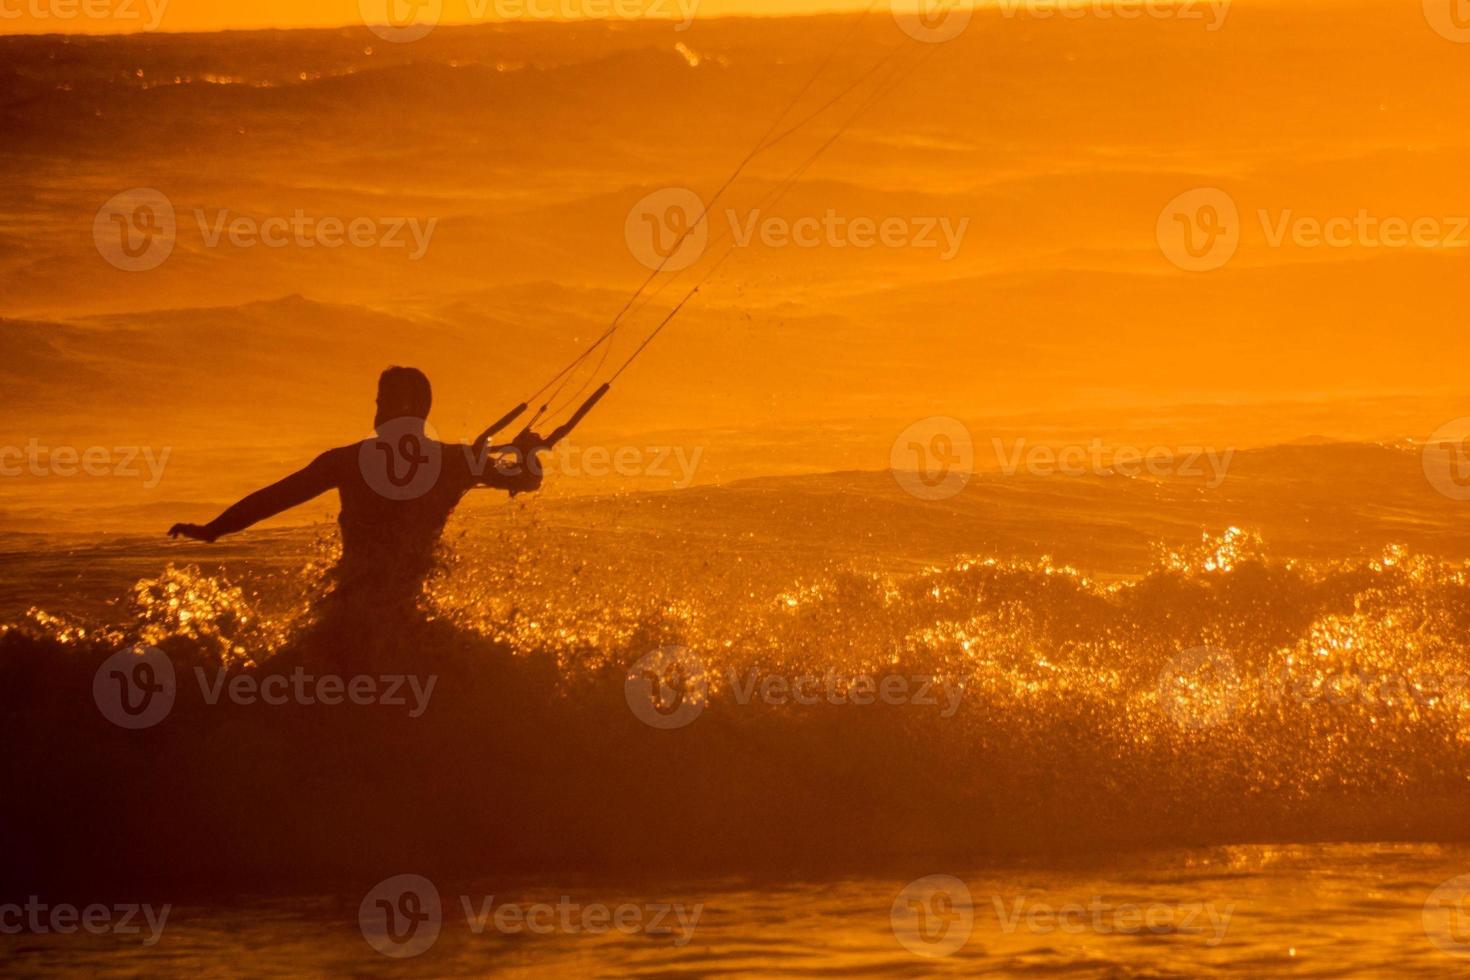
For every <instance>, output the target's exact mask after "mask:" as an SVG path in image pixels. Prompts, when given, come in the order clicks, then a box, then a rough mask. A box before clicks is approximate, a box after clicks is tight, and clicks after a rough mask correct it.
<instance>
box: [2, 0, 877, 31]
mask: <svg viewBox="0 0 1470 980" xmlns="http://www.w3.org/2000/svg"><path fill="white" fill-rule="evenodd" d="M386 2H387V0H361V2H359V0H0V34H45V33H117V32H134V31H140V30H148V29H157V30H163V31H216V30H228V29H240V28H272V27H276V28H293V27H337V26H341V25H350V24H358V23H361V22H362V20H363V17H364V15H363V13H362V11H363V9H367V10H370V11H371V10H373V9H374V7H375V6H376V8H378V9H382V8H383V6H384V4H385V3H386ZM393 2H396V3H400V4H403V5H404V7H403V8H402V9H404V10H409V9H411V8H410V7H409V6H408V4H410V3H414V2H417V3H419V4H420V5H421V6H422V8H423V9H425V10H432V9H435V8H436V6H437V8H438V9H442V14H441V16H440V18H439V22H440V23H445V24H451V23H476V22H480V21H494V20H547V19H560V20H565V19H575V18H579V17H594V18H615V17H628V16H636V15H643V16H650V15H651V16H655V17H659V16H662V17H667V18H672V19H676V20H685V19H687V18H688V17H689V16H690V15H697V16H700V17H718V16H723V15H728V14H763V15H771V14H808V13H816V12H823V11H830V10H851V9H862V8H864V7H866V6H867V5H868V0H393ZM880 2H881V0H880ZM379 20H381V18H379Z"/></svg>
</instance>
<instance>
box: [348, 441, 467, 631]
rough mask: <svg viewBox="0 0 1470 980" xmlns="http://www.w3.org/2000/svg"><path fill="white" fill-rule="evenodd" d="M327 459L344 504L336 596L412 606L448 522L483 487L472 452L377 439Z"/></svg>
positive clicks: (430, 443) (431, 443)
mask: <svg viewBox="0 0 1470 980" xmlns="http://www.w3.org/2000/svg"><path fill="white" fill-rule="evenodd" d="M326 455H327V457H329V458H330V462H329V464H328V465H329V466H330V468H331V470H332V471H333V473H334V476H335V480H334V482H335V484H336V486H337V490H338V493H339V495H340V496H341V502H342V509H341V513H340V514H339V516H338V518H337V522H338V524H339V525H340V526H341V529H342V560H341V562H340V563H339V564H338V566H337V571H336V578H337V589H338V591H339V592H342V593H344V594H349V595H352V596H354V597H355V596H359V595H362V596H366V597H370V598H371V599H373V600H374V601H382V602H388V603H393V604H397V603H402V602H412V601H414V600H415V599H416V598H417V597H418V595H419V592H420V590H421V586H422V583H423V580H424V578H425V577H426V576H427V575H428V574H429V572H431V571H432V570H433V567H434V561H435V554H436V549H437V546H438V543H439V537H440V535H441V534H442V533H443V531H444V525H445V524H446V523H447V522H448V520H449V515H450V514H452V513H453V512H454V508H455V507H456V506H458V504H459V502H460V500H461V499H462V498H463V497H464V495H465V493H466V492H467V491H468V490H469V489H470V488H471V487H473V486H474V485H475V483H476V482H477V480H476V474H475V472H474V465H473V459H472V454H471V450H470V448H469V447H468V446H462V445H450V444H443V443H439V442H436V441H433V440H431V439H428V438H423V439H421V440H413V441H412V442H411V443H410V444H409V445H408V446H400V445H390V442H389V440H385V439H383V438H382V437H377V438H372V439H367V440H364V441H363V442H361V443H357V444H355V445H351V446H344V447H342V448H341V449H334V450H332V451H331V452H330V453H328V454H326Z"/></svg>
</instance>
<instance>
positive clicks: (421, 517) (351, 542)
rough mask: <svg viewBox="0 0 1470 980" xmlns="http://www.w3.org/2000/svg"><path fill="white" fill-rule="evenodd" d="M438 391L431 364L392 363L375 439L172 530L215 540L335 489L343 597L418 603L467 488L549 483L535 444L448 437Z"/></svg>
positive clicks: (375, 603)
mask: <svg viewBox="0 0 1470 980" xmlns="http://www.w3.org/2000/svg"><path fill="white" fill-rule="evenodd" d="M432 400H433V397H432V392H431V389H430V386H429V379H428V378H427V377H426V376H425V375H424V373H423V372H421V371H418V370H415V369H413V368H401V367H394V368H389V369H388V370H387V371H385V372H383V375H382V377H381V378H379V380H378V411H377V417H376V418H375V419H374V420H373V427H374V429H375V430H376V432H377V435H376V436H375V437H374V438H371V439H367V440H364V441H363V442H360V443H354V444H352V445H350V446H343V447H341V448H340V449H332V450H329V451H327V452H325V453H323V454H322V455H320V456H318V457H317V458H316V460H315V461H313V462H312V463H311V465H310V466H307V467H306V468H305V469H303V470H300V471H299V472H297V473H293V474H292V475H290V476H288V477H286V478H285V479H284V480H281V481H280V482H278V483H274V484H272V485H271V486H268V487H266V488H264V489H263V490H258V491H256V492H255V493H252V494H251V495H250V496H248V497H246V498H245V499H243V500H241V501H240V502H239V503H237V504H235V505H234V506H232V507H230V508H229V509H228V510H226V511H225V512H224V513H223V514H220V515H219V516H218V517H216V518H215V519H214V520H212V521H210V522H209V523H208V524H204V525H199V524H175V525H174V526H173V528H172V529H170V531H169V534H170V536H172V537H175V538H177V537H179V536H180V535H182V536H184V537H188V538H194V539H195V540H199V541H209V542H213V541H215V540H217V539H218V538H221V537H223V536H225V535H227V534H234V533H236V532H238V531H243V530H245V529H246V528H248V527H251V526H253V525H255V524H258V523H260V522H261V521H263V520H266V519H267V518H270V517H274V516H276V515H277V514H280V513H282V512H284V511H287V510H290V509H291V508H292V507H298V506H300V505H301V504H304V503H307V502H308V501H310V500H313V499H315V498H316V497H318V496H320V495H321V494H324V493H326V492H327V491H328V490H336V491H337V492H338V494H339V495H340V497H341V502H342V510H341V514H340V516H339V517H338V524H339V525H340V527H341V530H342V558H341V560H340V562H339V563H338V565H337V568H336V571H335V580H336V581H335V589H334V592H335V594H336V596H337V597H338V598H339V599H351V600H352V602H353V605H354V606H358V605H359V602H362V603H365V604H366V606H365V608H369V609H371V610H372V611H374V612H383V611H386V610H390V609H401V608H403V607H406V606H411V605H412V604H413V603H414V602H415V601H416V600H417V598H418V596H419V594H420V592H421V590H422V585H423V581H424V578H425V576H427V575H428V573H429V572H430V571H431V570H432V568H433V565H434V555H435V549H436V547H437V545H438V542H439V537H440V534H441V533H442V532H443V530H444V525H445V523H446V522H447V521H448V520H449V515H450V514H451V513H452V512H453V511H454V508H455V507H456V506H457V505H458V504H459V502H460V500H461V498H463V497H464V495H465V494H466V493H467V492H469V491H470V490H473V489H475V488H477V487H488V488H491V489H495V490H505V491H508V492H509V493H510V494H511V495H512V496H514V495H516V494H519V493H530V492H534V491H536V490H538V489H540V487H541V472H540V466H539V465H538V463H537V461H536V457H535V453H534V451H533V449H531V448H530V447H531V446H532V445H533V444H532V443H525V444H524V445H525V446H526V447H527V449H526V451H524V452H511V453H510V454H509V455H499V456H494V457H493V458H492V454H491V452H490V451H487V450H486V449H485V448H484V447H483V446H481V445H477V446H464V445H453V444H444V443H441V442H439V441H438V440H437V439H436V438H435V437H434V433H433V432H432V430H431V429H430V428H429V427H428V425H427V419H428V415H429V407H430V405H431V403H432ZM503 450H504V447H501V448H500V450H497V451H501V452H503Z"/></svg>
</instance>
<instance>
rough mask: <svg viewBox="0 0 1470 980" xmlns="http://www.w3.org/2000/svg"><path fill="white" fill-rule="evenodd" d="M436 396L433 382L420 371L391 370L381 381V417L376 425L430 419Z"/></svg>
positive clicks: (379, 398)
mask: <svg viewBox="0 0 1470 980" xmlns="http://www.w3.org/2000/svg"><path fill="white" fill-rule="evenodd" d="M433 403H434V393H433V391H432V390H431V389H430V388H429V379H428V377H427V376H426V375H425V374H424V372H422V371H420V370H418V369H417V368H405V367H390V368H389V369H388V370H386V371H384V372H383V374H382V377H380V378H378V416H377V418H375V419H374V420H373V425H374V426H380V425H382V424H383V423H385V422H392V421H393V420H394V419H401V418H414V419H427V418H428V417H429V406H430V405H432V404H433Z"/></svg>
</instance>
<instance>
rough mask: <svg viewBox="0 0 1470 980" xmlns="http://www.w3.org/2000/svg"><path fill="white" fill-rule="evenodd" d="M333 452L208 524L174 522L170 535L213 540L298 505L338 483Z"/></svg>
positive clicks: (247, 498)
mask: <svg viewBox="0 0 1470 980" xmlns="http://www.w3.org/2000/svg"><path fill="white" fill-rule="evenodd" d="M332 460H333V454H332V453H323V454H322V455H320V456H318V457H317V458H316V460H315V462H313V463H312V464H311V465H310V466H308V467H306V469H304V470H300V471H299V472H296V473H293V474H291V475H290V476H288V477H286V478H285V479H284V480H282V481H280V482H279V483H273V484H271V485H270V486H268V487H266V488H265V489H264V490H257V491H255V493H252V494H251V495H250V496H248V497H246V498H245V499H244V500H242V501H240V502H239V503H238V504H235V506H233V507H231V508H230V509H229V510H227V511H225V512H224V513H223V514H221V515H219V516H218V517H216V518H215V519H214V520H212V521H210V522H209V523H208V524H203V525H200V524H175V525H174V526H173V527H172V528H170V529H169V532H168V533H169V537H172V538H177V537H179V536H180V535H183V536H184V537H186V538H194V539H195V540H196V541H214V540H215V539H216V538H221V537H223V536H224V535H226V534H234V533H235V532H237V531H243V530H245V529H246V528H247V527H251V526H253V525H256V524H259V523H260V522H261V521H263V520H265V519H266V518H269V517H275V516H276V515H277V514H280V513H282V512H284V511H288V510H290V509H291V508H292V507H299V506H300V505H302V504H304V503H306V502H307V501H308V500H311V499H313V498H315V497H319V496H321V495H322V494H324V493H326V492H327V491H328V490H331V489H332V488H333V487H336V486H337V483H338V480H337V474H336V472H335V467H334V465H333V461H332Z"/></svg>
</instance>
